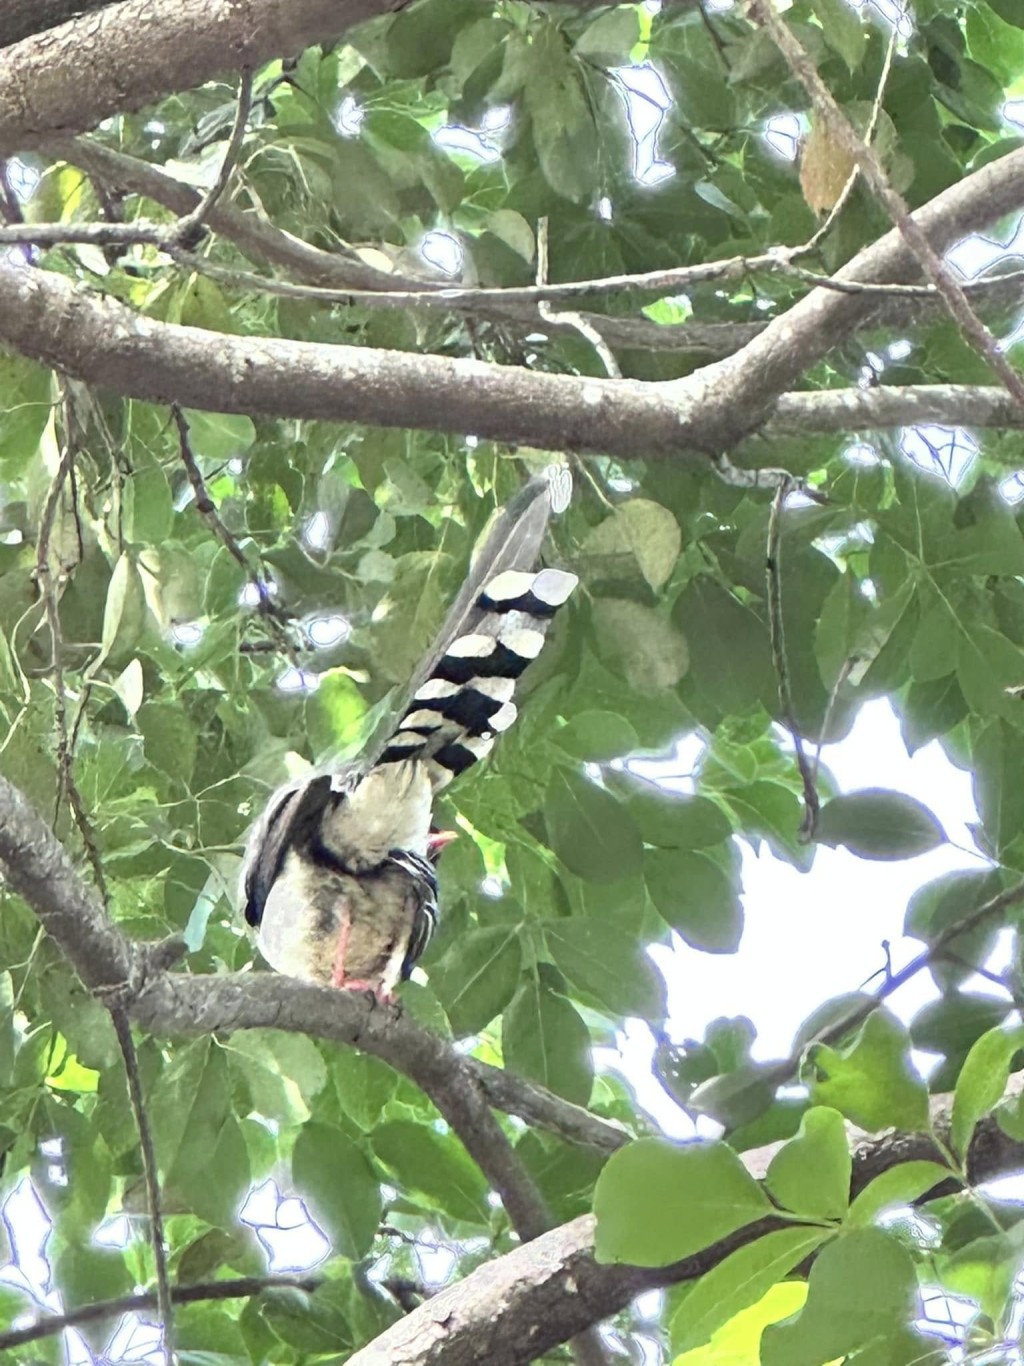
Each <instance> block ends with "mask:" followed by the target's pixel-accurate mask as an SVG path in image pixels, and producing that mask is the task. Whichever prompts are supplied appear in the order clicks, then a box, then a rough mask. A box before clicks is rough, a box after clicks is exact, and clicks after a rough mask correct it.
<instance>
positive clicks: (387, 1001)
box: [332, 973, 398, 1006]
mask: <svg viewBox="0 0 1024 1366" xmlns="http://www.w3.org/2000/svg"><path fill="white" fill-rule="evenodd" d="M332 985H334V986H336V987H337V988H338V989H339V990H340V991H364V992H366V993H367V994H368V995H369V997H370V1000H371V1001H372V1003H373V1004H374V1005H381V1006H393V1005H395V1004H396V1002H397V999H398V998H397V997H396V996H395V993H394V992H393V991H384V990H383V989H382V988H381V986H380V984H379V983H376V982H371V981H368V980H367V979H366V978H364V977H346V976H345V975H344V974H343V973H342V974H336V975H335V978H334V982H333V984H332Z"/></svg>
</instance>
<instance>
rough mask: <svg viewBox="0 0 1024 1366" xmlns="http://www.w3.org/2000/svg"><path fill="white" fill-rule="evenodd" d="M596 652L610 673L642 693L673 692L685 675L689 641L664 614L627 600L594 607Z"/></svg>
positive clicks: (602, 600) (605, 600)
mask: <svg viewBox="0 0 1024 1366" xmlns="http://www.w3.org/2000/svg"><path fill="white" fill-rule="evenodd" d="M593 622H594V634H595V636H596V638H597V652H598V654H599V656H600V657H601V659H602V660H603V662H604V663H605V664H607V666H608V668H609V669H612V670H613V671H614V672H615V673H617V674H620V675H621V676H622V677H623V678H624V679H625V680H626V682H627V683H629V684H630V686H631V687H632V688H634V689H635V690H636V691H637V692H639V693H649V694H651V695H652V696H653V695H654V694H656V693H660V692H663V691H664V690H665V689H666V688H674V687H675V685H676V684H677V683H678V682H679V680H680V679H681V678H682V677H683V675H684V674H685V673H686V670H687V666H688V663H689V656H688V653H687V648H686V641H685V639H684V638H683V636H682V635H681V634H680V633H679V632H678V631H677V630H676V628H675V627H674V626H673V625H672V623H671V622H670V621H668V620H667V619H666V617H665V616H664V614H663V613H661V612H658V611H656V610H655V609H654V608H653V607H645V606H644V604H643V603H640V602H633V601H632V600H627V599H625V598H598V599H597V600H596V601H595V603H594V605H593Z"/></svg>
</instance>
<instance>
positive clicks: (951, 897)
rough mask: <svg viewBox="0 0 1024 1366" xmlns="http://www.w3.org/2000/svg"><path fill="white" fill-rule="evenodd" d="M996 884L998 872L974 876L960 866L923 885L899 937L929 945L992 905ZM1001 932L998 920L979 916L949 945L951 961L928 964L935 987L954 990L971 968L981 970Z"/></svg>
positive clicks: (908, 905)
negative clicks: (974, 923) (906, 937)
mask: <svg viewBox="0 0 1024 1366" xmlns="http://www.w3.org/2000/svg"><path fill="white" fill-rule="evenodd" d="M1001 883H1002V880H1001V878H1000V876H999V874H998V873H997V872H995V871H994V870H993V869H985V870H982V871H977V872H976V871H974V870H973V869H965V868H958V869H956V870H954V871H953V872H950V873H944V874H943V875H942V876H941V877H938V878H935V879H934V880H933V881H932V882H926V883H925V884H924V886H923V887H919V888H918V890H917V891H916V892H915V893H914V895H913V896H912V897H911V898H910V901H909V903H908V904H907V913H906V916H905V917H904V923H903V932H904V934H909V935H913V937H914V938H915V939H921V940H923V941H924V942H925V943H926V944H928V945H932V944H934V943H935V942H936V940H937V939H938V937H939V936H940V935H941V934H943V933H944V932H945V931H947V930H949V928H950V927H951V926H953V925H956V924H959V923H962V922H964V921H966V920H968V919H969V918H970V917H971V915H972V913H973V912H975V911H977V910H978V909H979V907H982V906H984V905H986V903H987V902H989V901H991V899H992V898H993V897H995V896H996V895H997V894H998V893H999V890H1000V887H1001ZM1001 928H1002V922H1001V918H1000V917H998V916H995V915H992V916H989V917H987V918H984V919H982V921H981V922H980V923H979V924H977V925H976V926H975V927H974V928H973V929H971V930H969V931H965V932H964V933H963V934H961V935H958V936H957V937H956V939H955V940H953V941H952V945H951V947H952V948H953V950H954V952H955V954H956V958H955V959H947V958H944V957H942V956H941V955H939V954H937V955H936V957H935V960H934V961H933V962H932V963H930V964H929V970H930V971H931V974H932V977H933V978H934V980H935V982H936V983H937V984H938V986H939V987H941V988H942V989H943V990H947V989H948V988H950V987H954V986H957V985H959V983H961V982H963V981H964V980H965V979H966V978H968V977H969V976H970V975H971V973H972V972H974V971H975V969H976V968H979V967H982V966H983V965H984V963H985V960H986V959H987V958H988V957H989V954H990V953H991V951H992V948H993V946H994V943H995V939H996V936H997V935H998V934H999V931H1000V929H1001Z"/></svg>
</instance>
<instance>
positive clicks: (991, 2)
mask: <svg viewBox="0 0 1024 1366" xmlns="http://www.w3.org/2000/svg"><path fill="white" fill-rule="evenodd" d="M988 7H989V9H991V10H992V11H993V12H994V13H995V14H998V15H999V18H1000V19H1002V20H1004V21H1005V22H1006V23H1007V24H1013V25H1015V26H1016V27H1017V28H1024V14H1022V13H1021V10H1020V6H1019V5H1017V4H1016V0H988Z"/></svg>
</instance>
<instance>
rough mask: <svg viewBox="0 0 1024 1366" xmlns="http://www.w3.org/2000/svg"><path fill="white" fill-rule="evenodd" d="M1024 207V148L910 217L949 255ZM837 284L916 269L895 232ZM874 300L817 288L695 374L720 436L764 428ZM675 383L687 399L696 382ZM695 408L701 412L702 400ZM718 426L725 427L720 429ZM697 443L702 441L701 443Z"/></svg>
mask: <svg viewBox="0 0 1024 1366" xmlns="http://www.w3.org/2000/svg"><path fill="white" fill-rule="evenodd" d="M1022 204H1024V149H1018V150H1017V151H1014V152H1011V153H1010V154H1009V155H1008V156H1005V157H1002V158H1001V159H1000V160H998V161H993V162H990V163H989V164H988V165H987V166H983V167H981V168H980V169H979V170H977V171H975V172H974V173H973V174H972V175H969V176H967V177H965V178H964V179H963V180H961V181H959V182H958V183H957V184H956V185H952V186H950V188H949V189H948V190H944V191H943V192H942V193H941V194H939V195H936V197H935V198H934V199H933V200H931V201H930V202H929V203H928V204H926V205H924V207H923V208H921V209H918V210H917V212H916V213H915V214H914V215H913V218H914V221H915V222H916V223H917V224H918V226H919V227H920V228H921V230H922V231H923V232H924V234H925V236H926V237H927V238H928V240H929V241H930V242H931V245H932V247H933V248H934V249H935V250H936V251H939V252H941V251H944V250H946V249H947V248H948V247H949V246H951V245H952V244H953V243H954V242H956V241H958V240H959V238H960V237H962V236H963V235H964V234H965V233H968V232H973V231H975V230H977V229H979V228H981V227H983V226H984V225H985V224H986V223H991V222H993V221H994V220H995V219H997V218H999V217H1001V216H1002V215H1003V214H1005V213H1009V212H1010V211H1011V210H1012V209H1016V208H1019V207H1020V206H1021V205H1022ZM835 278H836V279H837V280H851V279H853V280H862V281H868V282H871V281H875V282H879V281H890V282H900V281H908V280H915V279H918V278H919V267H918V264H917V261H916V260H915V258H914V256H913V254H912V253H911V251H910V250H909V248H908V247H907V245H906V242H905V241H904V239H903V237H902V235H901V234H900V233H899V232H898V231H897V230H896V229H895V228H894V229H893V230H892V231H891V232H888V233H886V234H885V236H884V237H881V238H879V240H878V241H877V242H875V243H873V244H872V245H871V246H870V247H866V248H865V249H864V250H863V251H861V252H858V253H857V255H856V256H855V257H854V258H853V260H852V261H850V262H849V263H848V264H847V265H846V266H844V267H843V269H842V270H840V271H839V272H838V273H837V275H836V277H835ZM874 306H875V301H873V300H872V297H871V296H870V295H867V294H863V295H845V294H837V293H834V292H832V291H830V290H825V289H815V290H812V291H811V293H810V294H808V295H807V297H806V298H805V299H802V300H801V301H800V302H799V303H798V304H795V305H794V306H793V307H792V308H791V309H789V311H788V312H787V313H785V314H783V315H782V316H781V317H779V318H776V319H774V320H773V321H772V322H771V323H769V325H768V326H767V327H766V328H765V330H764V331H763V332H762V333H761V334H760V336H758V337H755V338H754V340H753V341H751V342H750V343H749V344H748V345H747V346H745V347H743V349H742V350H741V351H738V352H737V353H736V354H735V355H734V356H730V357H729V358H728V359H727V360H723V361H717V362H715V363H714V364H712V365H709V366H706V367H705V368H704V369H703V370H701V371H699V372H698V375H699V379H700V382H701V384H702V385H703V386H704V388H705V390H706V391H707V392H710V393H712V394H713V395H714V397H715V403H714V405H713V409H711V410H709V412H710V411H713V413H714V416H715V419H716V420H717V421H716V429H717V430H716V435H726V434H725V433H722V432H721V427H729V426H730V419H729V414H730V412H731V413H732V415H733V416H732V423H731V426H732V435H731V436H726V439H725V440H724V441H722V442H721V445H722V447H723V448H728V447H729V446H731V445H734V444H735V443H736V442H737V441H738V440H739V439H741V438H742V437H743V436H746V435H748V434H749V433H750V432H751V431H753V430H755V429H756V428H757V427H758V426H760V424H761V422H762V421H763V418H764V417H765V416H766V415H767V410H768V409H769V408H770V407H771V405H772V404H773V403H774V402H775V401H776V400H777V399H778V398H779V396H780V395H781V394H783V393H785V392H786V391H787V390H788V389H790V388H792V386H793V385H794V384H795V383H796V381H797V380H798V379H799V377H800V375H801V374H802V373H803V372H804V371H805V370H806V369H807V368H808V367H809V366H811V365H813V364H815V363H816V362H817V361H819V360H820V359H821V358H822V357H823V356H825V355H827V354H828V352H829V351H831V350H832V348H833V347H834V346H836V345H837V344H838V343H839V342H841V341H843V340H844V339H845V338H846V337H848V336H849V335H850V334H851V332H853V331H854V330H855V329H856V328H857V327H859V326H861V325H862V324H863V323H864V322H865V320H867V319H869V318H870V317H872V316H873V310H874ZM697 377H698V376H692V377H690V378H689V379H687V380H682V381H677V382H676V383H677V385H679V386H681V387H682V388H683V389H684V391H685V392H686V393H687V396H688V397H689V395H690V392H691V390H692V383H693V380H694V379H696V378H697ZM695 410H696V411H697V412H699V413H702V414H703V411H704V405H703V404H702V403H701V402H700V400H699V399H698V400H697V401H696V403H695ZM719 424H720V425H719ZM696 444H698V445H703V443H702V442H701V441H700V440H698V441H697V442H696Z"/></svg>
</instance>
